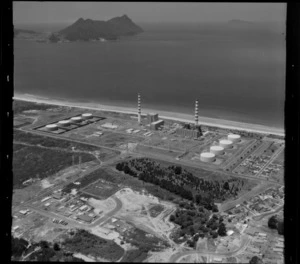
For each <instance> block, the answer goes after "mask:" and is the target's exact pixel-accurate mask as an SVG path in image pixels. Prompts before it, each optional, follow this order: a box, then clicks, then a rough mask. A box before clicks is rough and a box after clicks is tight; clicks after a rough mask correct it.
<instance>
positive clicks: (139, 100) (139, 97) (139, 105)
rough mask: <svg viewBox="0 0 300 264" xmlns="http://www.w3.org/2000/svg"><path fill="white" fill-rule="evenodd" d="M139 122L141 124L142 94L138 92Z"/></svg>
mask: <svg viewBox="0 0 300 264" xmlns="http://www.w3.org/2000/svg"><path fill="white" fill-rule="evenodd" d="M138 122H139V124H141V96H140V94H138Z"/></svg>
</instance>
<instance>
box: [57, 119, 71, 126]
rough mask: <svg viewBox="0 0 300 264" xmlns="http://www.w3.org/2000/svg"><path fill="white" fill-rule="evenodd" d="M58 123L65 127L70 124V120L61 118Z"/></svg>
mask: <svg viewBox="0 0 300 264" xmlns="http://www.w3.org/2000/svg"><path fill="white" fill-rule="evenodd" d="M58 124H59V125H60V126H63V127H66V126H69V125H70V121H69V120H61V121H59V122H58Z"/></svg>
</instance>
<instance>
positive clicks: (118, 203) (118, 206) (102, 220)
mask: <svg viewBox="0 0 300 264" xmlns="http://www.w3.org/2000/svg"><path fill="white" fill-rule="evenodd" d="M111 198H112V199H114V201H115V202H116V207H115V208H114V209H113V210H112V211H110V212H108V213H107V214H106V215H105V216H103V217H101V218H99V219H98V220H96V221H95V222H94V223H92V224H89V225H85V226H87V227H94V226H97V225H102V224H104V223H105V222H107V221H108V220H109V219H110V218H112V217H113V216H114V215H115V214H116V213H117V212H118V211H119V210H121V208H122V206H123V204H122V202H121V200H120V199H119V198H117V197H115V196H111Z"/></svg>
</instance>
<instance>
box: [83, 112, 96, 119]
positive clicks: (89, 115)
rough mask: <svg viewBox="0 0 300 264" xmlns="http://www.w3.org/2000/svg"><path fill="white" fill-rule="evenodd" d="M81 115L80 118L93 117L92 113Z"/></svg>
mask: <svg viewBox="0 0 300 264" xmlns="http://www.w3.org/2000/svg"><path fill="white" fill-rule="evenodd" d="M81 116H82V119H91V118H93V115H92V114H90V113H86V114H82V115H81Z"/></svg>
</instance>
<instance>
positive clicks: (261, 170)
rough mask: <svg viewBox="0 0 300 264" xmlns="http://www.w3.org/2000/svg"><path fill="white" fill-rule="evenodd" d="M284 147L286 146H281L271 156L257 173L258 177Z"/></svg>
mask: <svg viewBox="0 0 300 264" xmlns="http://www.w3.org/2000/svg"><path fill="white" fill-rule="evenodd" d="M283 149H284V147H280V148H279V149H278V150H277V151H276V153H275V154H274V155H273V156H272V157H271V158H270V160H269V161H268V162H267V163H266V164H265V165H264V166H263V167H262V168H261V169H260V171H259V172H258V173H257V174H256V175H255V176H256V177H259V176H260V175H261V173H262V172H263V170H264V169H265V168H267V167H268V166H269V164H271V163H272V162H273V161H274V160H275V159H276V158H277V156H278V155H279V154H280V153H281V151H282V150H283Z"/></svg>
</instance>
